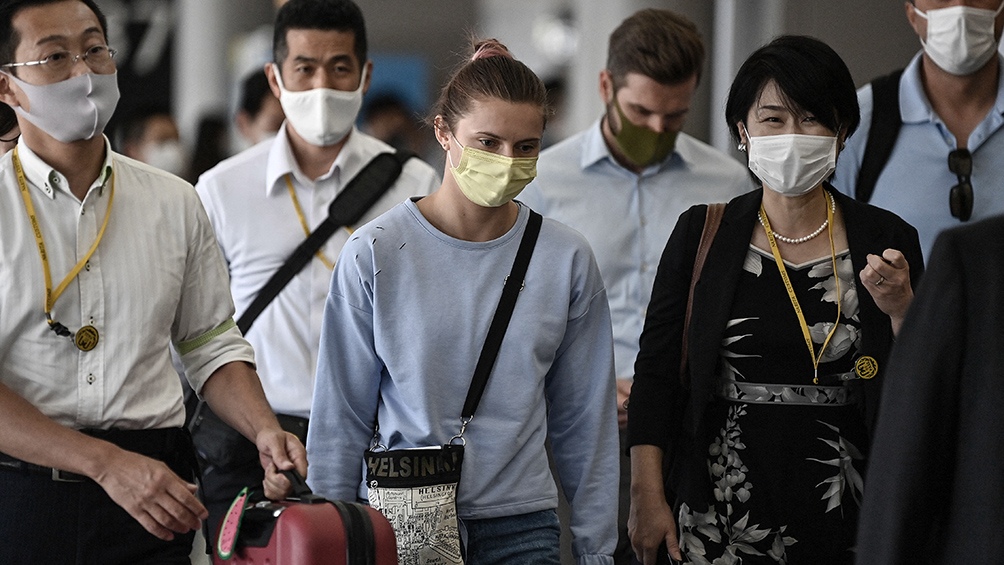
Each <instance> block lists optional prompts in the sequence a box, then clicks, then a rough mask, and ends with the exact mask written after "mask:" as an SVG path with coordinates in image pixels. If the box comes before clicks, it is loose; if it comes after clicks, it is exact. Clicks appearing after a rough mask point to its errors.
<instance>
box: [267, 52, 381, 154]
mask: <svg viewBox="0 0 1004 565" xmlns="http://www.w3.org/2000/svg"><path fill="white" fill-rule="evenodd" d="M272 69H273V71H274V72H275V80H276V82H277V83H278V84H279V91H280V94H281V96H279V104H281V105H282V110H283V112H284V113H285V114H286V120H287V121H288V122H289V123H290V124H291V125H292V126H293V129H295V130H296V133H298V134H300V137H302V138H303V139H304V140H305V141H306V142H307V143H309V144H311V145H316V146H318V147H327V146H329V145H334V144H335V143H338V142H339V141H341V140H342V139H343V138H344V137H345V136H346V135H348V133H349V131H350V130H351V129H352V124H353V123H355V121H356V116H357V115H358V114H359V108H361V107H362V105H363V86H365V85H366V69H365V68H363V73H362V76H361V77H360V79H359V88H357V89H356V90H353V91H344V90H334V89H332V88H313V89H311V90H303V91H300V92H290V91H288V90H286V87H285V86H283V84H282V76H280V75H279V66H278V65H276V64H275V63H273V64H272Z"/></svg>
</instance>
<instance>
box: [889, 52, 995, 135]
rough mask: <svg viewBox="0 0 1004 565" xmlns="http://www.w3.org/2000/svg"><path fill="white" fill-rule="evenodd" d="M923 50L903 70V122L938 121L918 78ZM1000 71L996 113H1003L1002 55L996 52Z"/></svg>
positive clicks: (901, 107) (900, 102) (900, 96)
mask: <svg viewBox="0 0 1004 565" xmlns="http://www.w3.org/2000/svg"><path fill="white" fill-rule="evenodd" d="M922 58H923V51H921V52H919V53H917V54H916V55H914V57H913V59H912V60H911V61H910V64H909V65H907V66H906V68H905V69H904V70H903V80H902V81H901V83H900V88H899V107H900V115H901V116H902V119H903V123H905V124H911V123H912V124H919V123H926V122H934V121H940V119H939V118H938V116H937V114H935V113H934V109H933V108H932V107H931V101H930V100H929V99H928V98H927V94H926V93H925V92H924V84H923V82H922V81H921V79H920V70H921V64H922ZM997 61H998V65H999V66H1000V69H1001V72H999V73H997V100H996V101H995V102H994V109H995V111H996V112H997V114H1004V56H1001V55H1000V54H997Z"/></svg>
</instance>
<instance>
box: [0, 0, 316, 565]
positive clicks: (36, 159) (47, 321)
mask: <svg viewBox="0 0 1004 565" xmlns="http://www.w3.org/2000/svg"><path fill="white" fill-rule="evenodd" d="M106 29H107V28H106V25H105V19H104V16H103V15H102V14H101V12H100V10H99V9H98V8H97V6H96V5H95V4H94V2H93V0H15V1H7V2H4V3H3V4H2V5H0V101H2V102H4V103H6V104H7V105H9V106H11V107H12V108H14V110H15V112H16V113H17V116H18V125H19V126H20V130H21V137H20V140H19V141H18V144H17V146H16V147H15V149H14V150H12V151H11V152H10V153H7V154H6V155H4V156H3V157H2V158H0V241H3V243H4V245H3V246H2V247H0V272H2V273H4V275H3V277H0V563H149V562H154V561H155V562H157V563H188V556H189V554H190V551H191V545H192V540H193V538H194V531H195V530H196V529H197V528H198V527H199V525H200V521H201V520H202V519H205V517H206V510H205V508H204V507H203V506H202V504H201V503H200V502H199V501H198V499H197V498H196V496H195V491H196V487H195V484H194V480H195V476H196V469H195V464H194V460H195V456H194V452H193V450H192V446H191V440H190V438H189V436H188V435H187V432H186V431H185V430H184V429H183V428H182V427H181V425H182V423H183V420H184V407H183V405H182V393H181V386H180V383H179V382H178V378H177V374H176V373H175V371H174V369H173V367H172V365H171V358H170V355H169V352H168V344H169V343H173V344H174V345H175V347H176V348H177V350H178V351H179V353H180V354H181V359H182V361H183V364H184V366H185V370H186V373H187V377H188V380H189V382H190V383H191V385H192V387H193V388H194V389H195V390H196V391H198V392H199V393H200V394H201V395H202V396H203V397H204V398H205V399H206V400H207V401H208V403H209V404H210V405H212V407H213V409H214V410H216V411H217V413H218V414H220V416H221V417H223V418H224V419H226V420H227V421H228V422H229V423H230V424H231V425H233V426H234V427H235V428H236V429H238V430H240V432H241V433H243V434H244V435H245V436H247V437H249V438H253V439H254V441H255V443H256V445H257V448H258V450H259V452H260V456H261V462H262V465H263V466H266V467H267V479H266V481H265V487H266V492H267V493H268V494H270V495H271V496H280V495H282V494H283V493H284V492H285V490H286V489H287V488H288V486H289V485H288V481H286V479H285V478H283V477H282V476H281V475H279V474H278V472H277V468H282V469H290V468H293V467H294V466H295V467H296V468H297V469H298V470H300V471H301V472H305V471H306V454H305V450H304V448H303V446H302V445H301V444H300V443H299V442H298V441H297V439H296V438H295V436H293V435H291V434H287V433H285V432H283V431H282V429H281V428H280V426H279V424H278V422H277V421H276V419H275V416H274V415H273V414H272V412H271V410H269V407H268V404H267V403H266V401H265V397H264V395H263V393H262V390H261V385H260V384H259V382H258V378H257V375H256V374H255V372H254V369H253V367H252V363H253V355H252V351H251V348H250V346H249V345H248V343H247V342H246V341H244V340H243V338H242V337H241V336H240V333H239V331H238V330H237V328H236V327H235V325H234V322H233V319H232V315H233V312H234V308H233V303H232V301H231V300H230V297H229V295H228V292H227V272H226V266H225V264H224V263H223V260H222V258H221V257H220V254H219V250H218V247H217V246H216V239H215V237H214V235H213V231H212V226H211V225H210V224H209V221H208V219H207V218H206V216H205V213H204V211H203V209H202V206H201V204H200V202H199V200H198V197H197V195H196V194H195V191H194V190H192V187H191V186H190V185H188V184H187V183H185V182H184V181H181V180H180V179H177V178H176V177H173V176H171V175H168V174H166V173H163V172H161V171H159V170H157V169H154V168H152V167H149V166H146V165H143V164H141V163H139V162H137V161H133V160H131V159H128V158H125V157H123V156H121V155H118V154H116V153H114V152H112V151H111V149H110V146H109V143H108V140H107V138H105V137H104V135H103V129H104V126H105V124H106V123H107V121H108V119H109V117H110V116H111V113H112V112H113V111H114V109H115V105H116V103H117V101H118V86H117V84H116V69H115V61H114V55H115V52H114V50H112V49H110V48H109V47H108V46H107V36H106V31H105V30H106Z"/></svg>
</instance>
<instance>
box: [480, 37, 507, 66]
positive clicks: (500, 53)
mask: <svg viewBox="0 0 1004 565" xmlns="http://www.w3.org/2000/svg"><path fill="white" fill-rule="evenodd" d="M488 57H506V58H509V59H512V58H513V56H512V53H510V52H509V48H508V47H506V46H505V45H502V43H500V42H499V40H497V39H486V40H484V41H479V42H477V43H476V44H475V45H474V55H471V60H472V61H477V60H478V59H487V58H488Z"/></svg>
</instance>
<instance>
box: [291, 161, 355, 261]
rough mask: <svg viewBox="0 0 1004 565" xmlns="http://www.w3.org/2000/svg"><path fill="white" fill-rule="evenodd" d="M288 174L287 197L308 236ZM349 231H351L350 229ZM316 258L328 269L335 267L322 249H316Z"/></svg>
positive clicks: (306, 226) (301, 209)
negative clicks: (291, 201)
mask: <svg viewBox="0 0 1004 565" xmlns="http://www.w3.org/2000/svg"><path fill="white" fill-rule="evenodd" d="M290 176H291V175H289V174H286V177H285V178H286V188H288V189H289V197H290V198H291V199H292V200H293V208H295V209H296V217H297V218H300V226H301V227H303V233H304V234H305V235H307V236H308V237H309V236H310V226H308V225H307V218H306V217H304V215H303V208H300V199H299V198H297V197H296V190H295V189H294V188H293V181H292V180H290V178H289V177H290ZM345 229H348V228H345ZM349 233H352V231H351V230H350V231H349ZM317 258H318V259H320V260H321V263H323V264H324V266H325V267H327V268H328V270H332V269H334V268H335V263H334V261H332V260H330V259H328V257H327V255H325V254H324V250H323V249H318V250H317Z"/></svg>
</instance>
